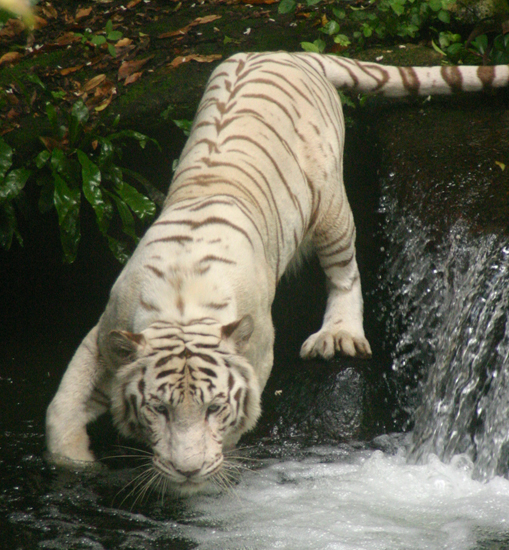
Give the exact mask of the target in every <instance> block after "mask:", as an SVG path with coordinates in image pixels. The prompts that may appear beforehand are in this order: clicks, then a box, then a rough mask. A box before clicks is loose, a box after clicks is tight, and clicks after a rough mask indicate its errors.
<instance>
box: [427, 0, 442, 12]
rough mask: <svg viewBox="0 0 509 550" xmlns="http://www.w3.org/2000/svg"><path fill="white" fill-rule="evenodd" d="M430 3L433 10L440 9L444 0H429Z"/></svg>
mask: <svg viewBox="0 0 509 550" xmlns="http://www.w3.org/2000/svg"><path fill="white" fill-rule="evenodd" d="M428 4H429V7H430V8H431V9H432V10H433V11H440V10H441V9H442V0H428Z"/></svg>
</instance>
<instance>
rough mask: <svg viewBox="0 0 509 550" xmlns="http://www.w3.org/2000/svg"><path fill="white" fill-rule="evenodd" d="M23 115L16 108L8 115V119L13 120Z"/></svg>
mask: <svg viewBox="0 0 509 550" xmlns="http://www.w3.org/2000/svg"><path fill="white" fill-rule="evenodd" d="M20 114H21V113H20V112H19V111H17V110H16V109H14V107H13V108H12V109H11V110H10V111H9V112H8V113H7V118H8V119H9V120H12V119H13V118H16V117H19V115H20Z"/></svg>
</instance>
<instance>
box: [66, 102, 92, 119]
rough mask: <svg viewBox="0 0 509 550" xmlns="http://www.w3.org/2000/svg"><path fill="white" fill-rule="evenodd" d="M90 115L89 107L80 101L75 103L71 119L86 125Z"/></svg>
mask: <svg viewBox="0 0 509 550" xmlns="http://www.w3.org/2000/svg"><path fill="white" fill-rule="evenodd" d="M89 116H90V113H89V111H88V107H87V106H86V105H85V104H84V103H83V100H81V99H79V100H78V101H76V103H74V105H73V106H72V109H71V117H72V118H73V119H74V120H76V122H79V123H80V124H85V123H86V122H87V121H88V118H89Z"/></svg>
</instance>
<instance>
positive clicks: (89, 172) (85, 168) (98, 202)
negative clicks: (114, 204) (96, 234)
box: [77, 149, 109, 234]
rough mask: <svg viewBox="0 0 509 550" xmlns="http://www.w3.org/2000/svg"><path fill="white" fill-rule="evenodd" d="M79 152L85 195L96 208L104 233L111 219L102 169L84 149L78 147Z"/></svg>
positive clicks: (98, 222) (99, 224)
mask: <svg viewBox="0 0 509 550" xmlns="http://www.w3.org/2000/svg"><path fill="white" fill-rule="evenodd" d="M77 154H78V160H79V162H80V164H81V177H82V182H83V195H85V198H86V199H87V201H88V202H89V203H90V205H91V206H92V208H93V209H94V212H95V215H96V218H97V225H98V226H99V229H100V230H101V232H102V233H103V234H104V233H106V231H107V230H108V226H109V220H108V215H107V209H106V204H105V202H104V198H103V193H102V189H101V171H100V170H99V167H98V166H97V165H96V164H94V163H93V162H92V161H91V160H90V159H89V158H88V156H87V155H86V154H85V153H84V152H83V151H81V150H79V149H78V151H77Z"/></svg>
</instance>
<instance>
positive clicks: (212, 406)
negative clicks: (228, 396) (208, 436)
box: [207, 404, 221, 414]
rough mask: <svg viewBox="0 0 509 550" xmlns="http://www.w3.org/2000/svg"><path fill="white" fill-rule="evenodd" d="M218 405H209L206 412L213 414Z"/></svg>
mask: <svg viewBox="0 0 509 550" xmlns="http://www.w3.org/2000/svg"><path fill="white" fill-rule="evenodd" d="M220 408H221V407H220V405H215V404H214V405H210V406H209V407H208V409H207V414H214V413H216V412H217V411H218V410H219V409H220Z"/></svg>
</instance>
